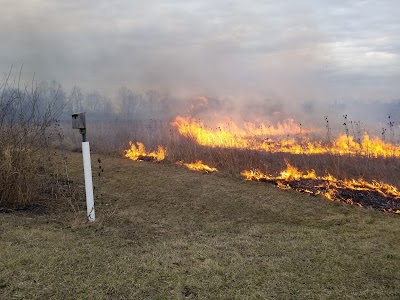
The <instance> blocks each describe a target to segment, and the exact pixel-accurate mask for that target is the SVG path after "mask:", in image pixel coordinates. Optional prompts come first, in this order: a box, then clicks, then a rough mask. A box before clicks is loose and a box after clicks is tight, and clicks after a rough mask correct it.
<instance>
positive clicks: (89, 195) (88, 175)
mask: <svg viewBox="0 0 400 300" xmlns="http://www.w3.org/2000/svg"><path fill="white" fill-rule="evenodd" d="M82 155H83V171H84V173H85V191H86V209H87V214H86V216H87V218H88V220H89V221H94V220H95V215H94V197H93V181H92V165H91V162H90V146H89V142H82Z"/></svg>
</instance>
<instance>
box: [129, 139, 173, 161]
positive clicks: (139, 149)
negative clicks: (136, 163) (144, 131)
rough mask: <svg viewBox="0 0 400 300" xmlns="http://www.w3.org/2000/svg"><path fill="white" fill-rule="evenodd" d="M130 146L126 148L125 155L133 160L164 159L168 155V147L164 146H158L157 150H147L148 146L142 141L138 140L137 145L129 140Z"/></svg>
mask: <svg viewBox="0 0 400 300" xmlns="http://www.w3.org/2000/svg"><path fill="white" fill-rule="evenodd" d="M129 145H130V148H129V149H128V150H125V157H127V158H129V159H132V160H145V161H149V160H155V161H162V160H164V159H165V156H166V153H167V151H166V149H165V148H164V147H162V146H158V149H157V151H153V152H147V151H146V147H145V146H144V145H143V143H141V142H137V143H136V145H137V146H136V145H135V144H134V143H132V142H129Z"/></svg>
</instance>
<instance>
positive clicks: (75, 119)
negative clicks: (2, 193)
mask: <svg viewBox="0 0 400 300" xmlns="http://www.w3.org/2000/svg"><path fill="white" fill-rule="evenodd" d="M72 129H79V132H80V133H81V134H82V141H83V142H86V118H85V113H84V112H81V113H76V114H73V115H72Z"/></svg>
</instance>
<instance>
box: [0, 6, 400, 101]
mask: <svg viewBox="0 0 400 300" xmlns="http://www.w3.org/2000/svg"><path fill="white" fill-rule="evenodd" d="M2 2H3V3H2V18H1V19H0V39H1V40H2V47H1V48H0V67H1V69H2V70H3V72H6V71H7V70H8V69H9V67H10V65H11V64H17V65H18V64H21V63H23V64H24V70H25V75H26V76H27V77H29V76H31V74H32V73H33V72H36V74H37V76H38V77H40V78H41V79H56V80H58V81H60V82H61V83H63V84H64V85H65V86H67V87H70V86H73V85H74V84H77V85H79V86H81V87H82V88H85V89H96V90H100V91H101V92H104V93H107V94H109V95H112V94H115V93H116V91H117V89H118V88H119V87H120V86H122V85H125V86H127V87H130V88H132V89H136V90H146V89H156V90H160V91H165V92H168V93H170V94H176V95H178V96H192V95H211V96H215V97H230V98H232V99H238V101H246V100H248V99H267V98H269V99H271V98H273V99H279V100H280V101H283V102H285V101H286V102H293V101H308V100H310V99H313V100H318V101H322V100H329V101H333V100H337V99H351V100H360V101H363V100H388V99H394V98H398V95H399V91H400V87H399V85H398V84H397V82H398V80H399V79H400V78H399V77H400V64H399V63H400V56H399V54H400V52H399V50H400V44H399V43H400V42H399V41H400V37H399V34H400V23H399V21H398V19H397V16H398V15H400V14H399V12H400V11H399V10H400V4H398V2H397V1H390V0H386V1H380V2H376V1H344V0H341V1H329V3H328V2H327V1H322V0H320V1H317V0H314V1H312V0H306V1H285V3H278V2H276V1H255V0H254V1H246V2H245V1H228V0H219V1H194V0H187V1H178V0H172V1H161V0H159V1H151V2H149V1H144V0H140V1H128V0H126V1H105V0H103V1H91V0H86V1H77V0H75V1H50V0H48V1H45V0H34V1H28V0H25V1H18V2H15V1H11V0H3V1H2Z"/></svg>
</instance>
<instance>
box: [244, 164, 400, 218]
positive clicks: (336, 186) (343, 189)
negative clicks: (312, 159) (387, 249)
mask: <svg viewBox="0 0 400 300" xmlns="http://www.w3.org/2000/svg"><path fill="white" fill-rule="evenodd" d="M241 174H242V176H243V177H244V178H245V179H247V180H255V181H265V182H271V183H274V184H275V185H276V186H277V187H279V188H281V189H294V190H296V191H298V192H302V193H306V194H310V195H314V196H317V195H322V196H324V197H325V198H327V199H329V200H332V201H340V202H344V203H347V204H352V205H358V206H361V207H371V208H374V209H378V210H382V211H386V212H394V213H397V214H400V192H399V191H398V190H397V188H396V187H394V186H392V185H388V184H385V183H383V182H376V181H372V182H367V181H365V180H363V179H351V180H339V179H337V178H335V177H333V176H331V175H326V176H323V177H319V176H316V174H315V171H314V170H311V171H307V172H306V173H303V172H301V171H299V170H298V169H297V168H295V167H293V166H292V165H290V164H289V163H287V168H286V170H284V171H282V172H281V173H280V175H279V176H271V175H266V174H264V173H263V172H261V171H260V170H245V171H243V172H242V173H241Z"/></svg>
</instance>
